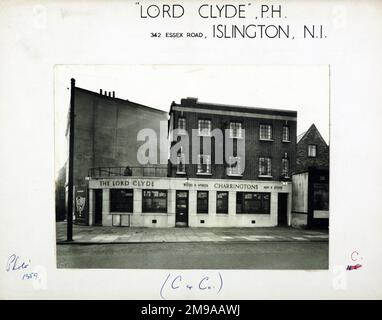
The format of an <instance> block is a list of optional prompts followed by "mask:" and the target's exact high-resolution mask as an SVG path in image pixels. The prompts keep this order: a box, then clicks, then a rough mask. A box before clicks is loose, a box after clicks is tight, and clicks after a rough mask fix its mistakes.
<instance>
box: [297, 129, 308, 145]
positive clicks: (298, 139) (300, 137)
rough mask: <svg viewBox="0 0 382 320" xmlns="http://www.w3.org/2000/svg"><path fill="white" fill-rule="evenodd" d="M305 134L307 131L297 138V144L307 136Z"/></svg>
mask: <svg viewBox="0 0 382 320" xmlns="http://www.w3.org/2000/svg"><path fill="white" fill-rule="evenodd" d="M305 133H307V131H305V132H303V133H300V134H299V135H298V136H297V143H299V142H300V140H301V139H302V138H303V137H304V136H305Z"/></svg>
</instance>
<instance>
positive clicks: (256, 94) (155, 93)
mask: <svg viewBox="0 0 382 320" xmlns="http://www.w3.org/2000/svg"><path fill="white" fill-rule="evenodd" d="M71 78H75V79H76V86H77V87H80V88H84V89H88V90H91V91H95V92H99V90H100V89H102V90H104V91H105V90H106V91H115V95H116V97H118V98H121V99H128V100H130V101H133V102H136V103H140V104H143V105H147V106H150V107H153V108H157V109H160V110H165V111H169V109H170V105H171V102H172V101H175V102H180V99H182V98H187V97H195V98H198V101H201V102H211V103H221V104H230V105H238V106H247V107H261V108H273V109H285V110H295V111H297V115H298V116H297V134H300V133H303V132H305V131H306V130H307V129H308V128H309V127H310V125H311V124H312V123H314V124H315V125H316V127H317V128H318V130H319V131H320V133H321V135H322V137H323V138H324V139H325V141H326V142H327V143H329V92H330V91H329V66H327V65H317V66H305V65H301V66H264V65H262V66H256V65H112V66H111V65H57V66H56V67H55V83H54V86H55V87H54V92H55V98H54V100H55V168H56V172H57V171H58V170H59V169H60V168H61V167H62V165H63V164H64V163H65V161H66V159H67V141H66V137H65V130H66V125H67V115H68V108H69V101H70V90H69V89H70V79H71Z"/></svg>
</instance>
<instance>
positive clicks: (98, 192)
mask: <svg viewBox="0 0 382 320" xmlns="http://www.w3.org/2000/svg"><path fill="white" fill-rule="evenodd" d="M102 191H103V190H102V189H95V190H94V224H95V225H98V226H100V225H102Z"/></svg>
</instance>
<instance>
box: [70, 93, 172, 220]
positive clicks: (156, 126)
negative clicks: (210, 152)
mask: <svg viewBox="0 0 382 320" xmlns="http://www.w3.org/2000/svg"><path fill="white" fill-rule="evenodd" d="M74 95H75V97H74V103H75V122H74V123H75V125H74V164H73V180H74V194H75V197H74V198H75V205H74V210H75V219H76V222H80V223H81V222H82V223H89V216H88V213H89V201H93V199H90V198H89V192H88V179H89V178H90V177H93V178H96V177H100V176H116V175H122V176H123V175H133V174H140V175H144V174H145V173H146V172H143V170H148V171H150V172H153V173H154V174H156V175H161V176H167V168H166V164H164V165H160V164H159V161H157V162H156V163H154V164H148V165H147V166H145V168H144V167H143V166H142V165H141V164H140V163H139V162H138V160H137V151H138V149H139V147H140V146H141V145H142V144H143V143H144V142H143V141H138V140H137V135H138V132H139V131H140V130H141V129H144V128H146V129H149V130H152V132H153V133H155V135H156V136H157V137H158V139H159V138H160V137H161V125H162V126H163V124H165V126H164V127H163V128H162V138H163V139H165V141H167V125H166V124H167V117H168V115H167V113H166V112H164V111H161V110H158V109H154V108H151V107H148V106H144V105H141V104H138V103H135V102H132V101H129V100H124V99H120V98H117V97H115V93H114V92H106V91H105V92H103V91H102V90H100V92H99V93H97V92H93V91H89V90H86V89H83V88H79V87H74ZM68 128H69V124H68ZM68 133H69V130H67V134H68ZM68 140H69V139H68ZM158 141H159V140H158ZM156 151H157V156H158V158H157V160H159V156H160V152H161V149H160V143H158V144H157V150H156ZM164 152H165V154H166V156H167V152H166V150H164ZM156 167H158V169H156ZM126 168H128V170H126ZM66 180H67V179H66ZM90 196H91V197H93V196H94V197H97V198H99V199H100V200H99V201H98V202H102V195H101V194H100V193H99V192H98V193H96V194H93V193H91V194H90ZM91 218H92V217H90V219H91ZM91 220H96V222H97V223H102V222H100V221H101V220H102V217H98V216H97V217H93V219H91Z"/></svg>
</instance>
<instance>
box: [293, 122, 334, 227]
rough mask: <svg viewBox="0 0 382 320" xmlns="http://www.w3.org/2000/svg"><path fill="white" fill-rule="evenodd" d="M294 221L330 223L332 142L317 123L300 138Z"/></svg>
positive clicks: (309, 224) (302, 224) (318, 224)
mask: <svg viewBox="0 0 382 320" xmlns="http://www.w3.org/2000/svg"><path fill="white" fill-rule="evenodd" d="M292 188H293V198H292V199H293V200H292V225H293V226H298V227H307V228H315V227H324V228H327V227H328V226H329V146H328V145H327V144H326V142H325V140H324V139H323V138H322V136H321V134H320V132H319V131H318V129H317V127H316V126H315V125H314V124H312V125H311V126H310V128H309V129H308V131H306V132H304V133H302V134H300V135H299V136H298V138H297V156H296V171H295V172H294V173H293V174H292Z"/></svg>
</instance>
